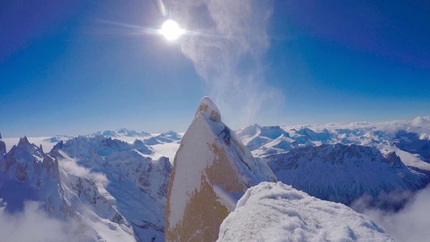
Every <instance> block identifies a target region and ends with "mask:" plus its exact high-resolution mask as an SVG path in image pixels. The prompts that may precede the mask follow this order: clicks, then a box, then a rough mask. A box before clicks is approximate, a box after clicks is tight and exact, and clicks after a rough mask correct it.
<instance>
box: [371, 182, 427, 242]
mask: <svg viewBox="0 0 430 242" xmlns="http://www.w3.org/2000/svg"><path fill="white" fill-rule="evenodd" d="M429 201H430V186H427V187H426V188H425V189H424V190H421V191H419V192H418V193H417V194H416V195H415V196H414V198H413V199H412V200H411V201H410V202H409V203H408V204H407V205H406V206H405V208H404V209H402V210H401V211H399V212H398V213H389V212H386V211H382V210H375V209H369V210H365V211H364V212H363V213H364V214H365V215H367V216H369V217H370V218H371V219H372V220H373V221H375V222H376V223H377V224H378V225H379V226H381V227H382V228H383V229H384V230H385V231H386V232H387V233H388V234H390V235H391V236H392V237H393V238H394V239H395V240H396V241H411V242H413V241H427V240H428V238H430V229H429V228H430V219H429V216H428V211H430V203H429Z"/></svg>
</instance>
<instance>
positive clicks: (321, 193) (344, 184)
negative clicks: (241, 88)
mask: <svg viewBox="0 0 430 242" xmlns="http://www.w3.org/2000/svg"><path fill="white" fill-rule="evenodd" d="M265 161H266V162H267V163H268V164H269V166H270V167H271V168H272V170H273V172H274V173H275V174H276V176H277V177H278V179H279V180H280V181H282V182H283V183H285V184H289V185H292V186H293V187H294V188H296V189H299V190H302V191H305V192H307V193H309V194H310V195H312V196H316V197H318V198H321V199H325V200H330V201H335V202H342V203H344V204H347V205H349V204H351V202H353V201H354V200H355V199H358V198H360V197H361V196H363V195H369V196H371V197H373V198H374V199H376V198H378V196H379V195H380V194H381V193H387V194H388V193H390V192H393V191H396V192H398V191H416V190H417V189H420V188H423V187H424V186H425V185H426V184H425V180H426V179H427V177H426V175H424V174H422V173H419V172H416V171H414V170H411V169H409V168H407V167H406V166H405V165H404V164H403V163H402V162H401V160H400V158H399V157H398V156H397V155H395V154H394V153H389V154H387V157H384V156H383V155H382V154H381V153H380V151H379V150H378V149H376V148H373V147H367V146H359V145H342V144H336V145H321V146H318V147H311V146H309V147H304V148H298V149H294V150H290V151H289V152H288V153H286V154H279V155H273V156H267V157H265Z"/></svg>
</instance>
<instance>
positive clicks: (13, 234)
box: [0, 202, 72, 242]
mask: <svg viewBox="0 0 430 242" xmlns="http://www.w3.org/2000/svg"><path fill="white" fill-rule="evenodd" d="M67 228H68V224H67V223H66V222H63V221H60V220H58V219H55V218H50V217H48V215H47V214H46V213H45V212H44V211H42V210H40V209H39V203H37V202H27V203H26V204H25V207H24V211H23V212H21V213H15V214H13V215H11V214H8V213H6V212H5V211H4V210H3V208H1V207H0V234H1V240H2V241H10V242H14V241H45V242H50V241H53V242H55V241H72V240H71V239H70V238H68V237H67Z"/></svg>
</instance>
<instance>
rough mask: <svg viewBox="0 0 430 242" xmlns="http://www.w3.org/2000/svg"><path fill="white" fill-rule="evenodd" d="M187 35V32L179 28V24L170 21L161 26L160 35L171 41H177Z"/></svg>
mask: <svg viewBox="0 0 430 242" xmlns="http://www.w3.org/2000/svg"><path fill="white" fill-rule="evenodd" d="M184 33H185V30H183V29H181V28H179V25H178V23H176V22H175V21H173V20H171V19H168V20H166V21H165V22H164V23H163V25H161V29H160V34H161V35H163V36H164V38H166V39H167V40H169V41H173V40H177V39H178V38H179V37H181V35H182V34H184Z"/></svg>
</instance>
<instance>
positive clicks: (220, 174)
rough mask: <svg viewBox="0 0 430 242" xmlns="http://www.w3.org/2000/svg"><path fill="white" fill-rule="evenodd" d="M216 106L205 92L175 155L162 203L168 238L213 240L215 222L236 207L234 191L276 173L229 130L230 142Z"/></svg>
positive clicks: (270, 178) (272, 177)
mask: <svg viewBox="0 0 430 242" xmlns="http://www.w3.org/2000/svg"><path fill="white" fill-rule="evenodd" d="M223 128H224V124H223V123H222V122H221V115H220V113H219V110H218V108H217V107H216V105H215V104H214V103H213V102H212V101H211V100H210V99H209V98H207V97H205V98H203V99H202V100H201V102H200V104H199V107H198V108H197V112H196V116H195V118H194V120H193V122H192V123H191V125H190V127H189V128H188V130H187V132H186V133H185V135H184V137H183V139H182V142H181V145H180V148H179V150H178V152H177V154H176V157H175V162H174V168H173V172H172V175H171V179H170V182H169V190H168V200H167V207H166V235H165V236H166V241H189V240H192V241H214V240H216V239H217V237H218V231H219V225H220V224H221V222H222V220H223V219H224V218H225V217H226V216H227V215H228V213H229V211H231V210H232V209H233V208H234V205H235V201H234V200H235V199H234V195H235V194H243V193H244V192H245V191H246V189H247V188H249V187H251V186H253V185H256V184H258V183H260V182H261V181H274V180H275V176H274V175H273V173H272V172H271V170H270V168H269V167H268V166H267V165H266V164H265V163H264V162H262V161H261V160H256V159H254V158H253V157H252V155H251V153H250V152H249V151H248V150H247V149H246V148H245V147H244V145H243V144H242V142H241V141H240V140H239V139H238V137H237V136H236V135H235V134H234V133H233V132H232V138H231V144H230V146H228V145H226V144H225V142H224V140H223V139H222V137H221V136H222V135H219V134H220V132H221V130H222V129H223Z"/></svg>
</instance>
